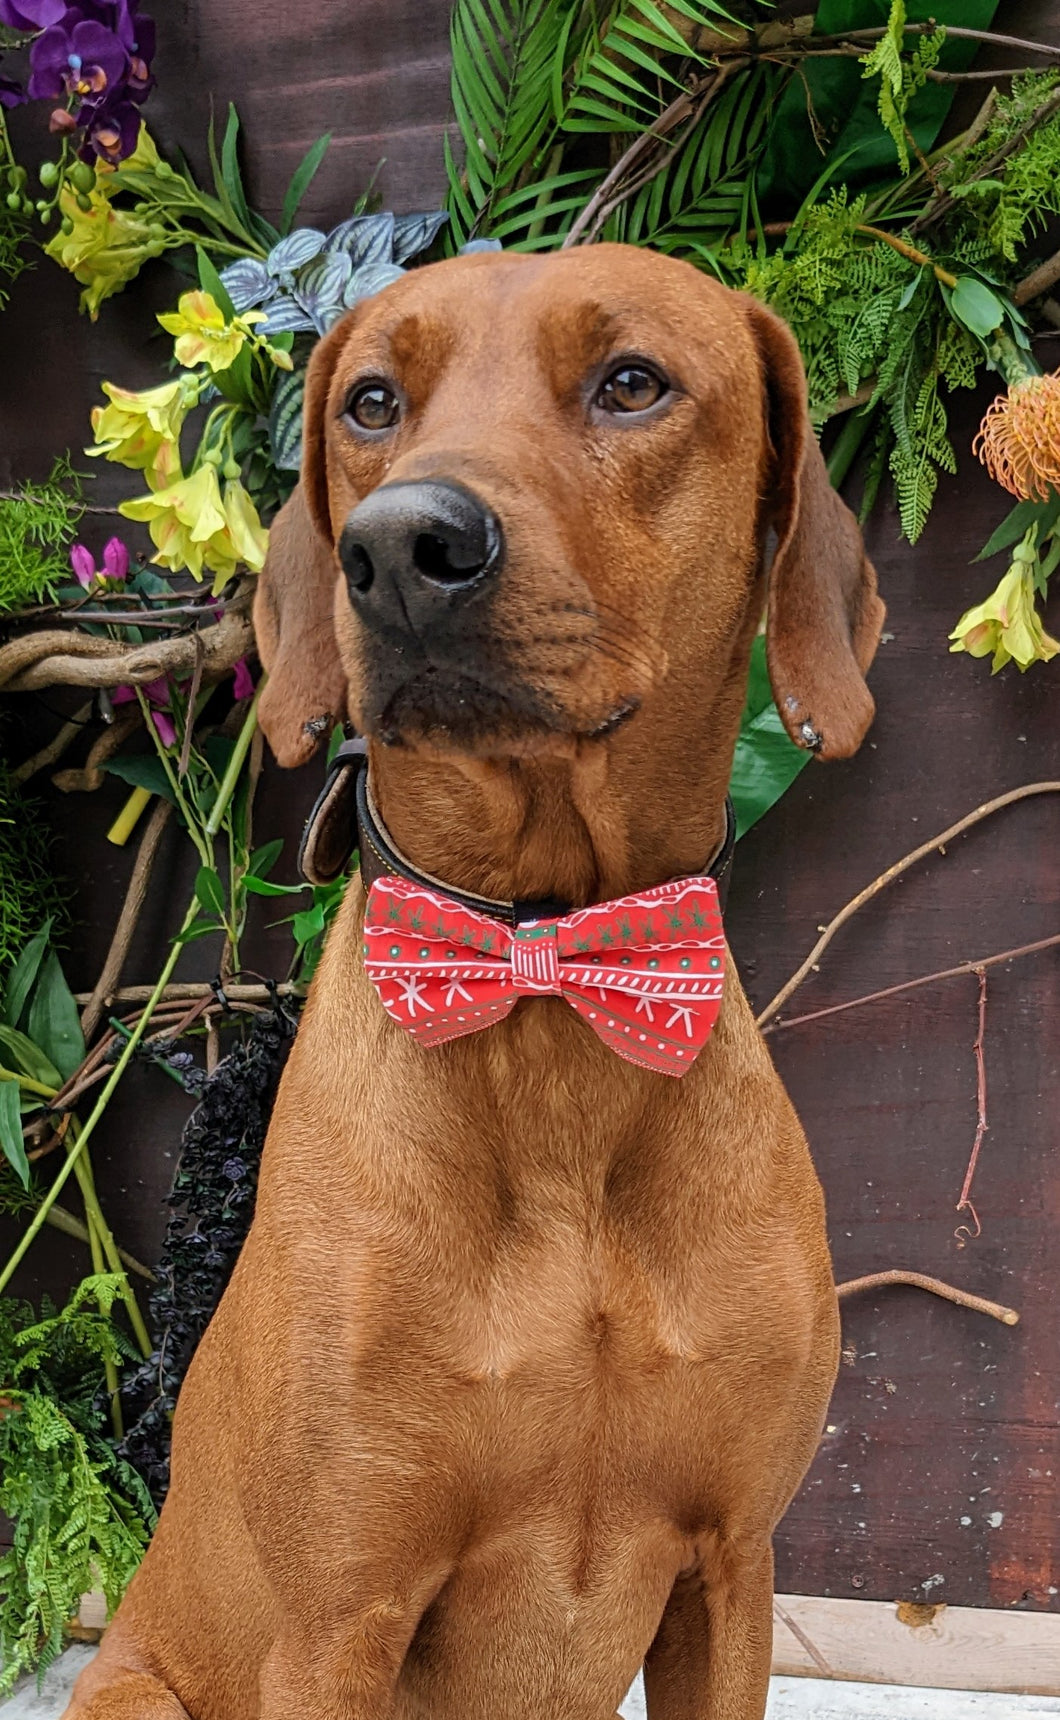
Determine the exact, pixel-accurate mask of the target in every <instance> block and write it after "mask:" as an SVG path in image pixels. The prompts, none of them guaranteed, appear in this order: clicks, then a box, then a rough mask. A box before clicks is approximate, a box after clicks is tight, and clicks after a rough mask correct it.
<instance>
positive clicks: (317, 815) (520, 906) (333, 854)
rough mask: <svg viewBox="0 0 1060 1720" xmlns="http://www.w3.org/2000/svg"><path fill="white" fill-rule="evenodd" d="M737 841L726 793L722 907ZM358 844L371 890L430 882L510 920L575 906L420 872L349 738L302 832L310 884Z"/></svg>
mask: <svg viewBox="0 0 1060 1720" xmlns="http://www.w3.org/2000/svg"><path fill="white" fill-rule="evenodd" d="M735 846H736V814H735V812H734V810H733V805H732V801H731V800H729V799H728V797H726V801H725V838H724V841H723V842H722V845H721V848H720V849H719V850H718V853H717V854H716V855H715V857H714V859H713V860H712V861H711V863H710V865H709V867H708V868H707V872H706V876H707V877H708V878H713V879H714V882H715V883H716V884H717V886H718V898H719V900H720V902H721V905H722V908H724V907H725V899H726V896H727V895H728V888H729V875H730V873H731V871H732V857H733V850H734V848H735ZM355 848H356V849H358V850H359V853H360V865H361V879H362V881H363V883H364V887H365V889H366V890H367V889H369V888H370V887H371V885H372V884H373V883H374V882H375V880H376V878H381V877H384V876H389V877H397V878H407V879H408V880H409V881H410V883H413V884H426V885H427V886H428V888H430V889H432V890H441V891H443V892H444V894H445V895H447V896H451V897H452V898H453V900H454V901H457V902H460V903H462V905H463V906H464V907H466V908H471V909H473V910H474V912H475V913H478V914H488V915H490V916H491V917H492V918H493V919H495V920H504V921H506V922H507V924H509V925H518V924H519V923H520V922H521V921H523V920H548V919H555V918H558V917H559V916H560V915H562V914H566V913H569V911H570V909H571V906H572V904H571V903H570V902H563V901H559V900H557V899H555V898H553V897H543V898H541V899H540V900H538V901H526V902H499V901H494V900H493V898H492V897H490V896H476V895H474V894H472V893H470V892H469V891H467V890H455V889H454V888H453V886H452V885H451V884H447V883H446V882H445V881H444V879H441V878H433V877H432V876H431V874H430V873H429V872H420V871H419V870H418V869H417V868H416V867H415V866H413V865H412V863H411V861H409V860H406V858H405V856H404V855H403V854H402V853H401V851H400V849H398V848H396V847H395V846H394V843H393V842H392V841H391V838H390V836H389V833H388V832H387V828H386V826H385V824H384V823H383V821H382V819H381V818H380V816H379V812H378V809H377V807H376V805H375V802H374V801H373V799H372V791H371V787H370V785H369V782H368V759H367V756H366V749H365V743H364V741H363V740H353V741H344V742H343V744H342V745H341V746H340V747H339V749H338V751H337V752H336V753H335V756H334V758H333V759H332V761H331V764H330V766H329V769H328V775H327V780H326V782H325V783H324V787H323V789H322V790H321V793H320V795H319V796H318V798H317V801H316V804H315V805H314V807H313V810H312V812H311V813H310V814H309V818H308V821H307V823H306V827H305V831H304V833H303V836H302V844H301V847H300V848H299V851H298V866H299V870H300V871H301V873H302V876H303V878H305V879H306V880H307V881H308V882H309V883H310V884H330V883H332V882H333V881H334V879H336V878H338V877H339V876H340V875H341V874H342V873H343V872H344V871H345V870H346V867H347V865H348V864H349V860H350V856H351V854H352V853H353V851H354V849H355ZM662 881H663V880H660V882H662Z"/></svg>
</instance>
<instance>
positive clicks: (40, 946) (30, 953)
mask: <svg viewBox="0 0 1060 1720" xmlns="http://www.w3.org/2000/svg"><path fill="white" fill-rule="evenodd" d="M51 929H52V917H51V915H49V916H48V918H47V919H46V920H45V922H44V924H43V926H42V927H41V929H40V931H39V932H36V933H34V935H33V937H32V938H30V940H29V943H28V944H26V946H25V948H24V949H23V950H22V951H21V953H20V955H19V957H18V960H17V961H16V962H15V965H14V967H13V968H12V969H11V972H10V974H9V975H8V979H7V985H6V986H5V988H4V1007H3V1016H4V1020H5V1021H6V1022H7V1024H8V1026H9V1027H17V1026H18V1024H19V1019H20V1017H21V1015H22V1011H23V1010H24V1009H25V1007H26V999H27V998H28V997H29V994H30V992H31V990H32V989H33V981H34V980H35V979H36V977H37V971H38V969H39V967H40V964H41V962H42V960H43V959H44V952H45V950H46V949H47V947H48V939H49V937H50V936H51Z"/></svg>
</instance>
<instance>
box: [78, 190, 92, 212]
mask: <svg viewBox="0 0 1060 1720" xmlns="http://www.w3.org/2000/svg"><path fill="white" fill-rule="evenodd" d="M77 207H78V208H79V209H80V211H81V213H82V215H87V214H88V211H89V210H90V209H91V207H92V199H91V197H86V196H85V194H84V192H83V191H79V192H78V193H77Z"/></svg>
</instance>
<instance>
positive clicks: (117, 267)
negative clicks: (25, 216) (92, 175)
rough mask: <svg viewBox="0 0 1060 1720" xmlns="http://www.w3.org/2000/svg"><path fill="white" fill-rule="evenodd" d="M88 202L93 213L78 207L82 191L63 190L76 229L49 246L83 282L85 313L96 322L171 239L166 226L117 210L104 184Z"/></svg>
mask: <svg viewBox="0 0 1060 1720" xmlns="http://www.w3.org/2000/svg"><path fill="white" fill-rule="evenodd" d="M88 201H89V207H88V208H87V209H80V208H78V204H77V193H76V192H75V191H74V190H73V189H72V188H71V187H70V185H69V184H66V185H64V186H63V189H62V191H61V193H60V196H59V208H60V211H61V214H62V215H63V217H64V218H65V219H66V220H68V221H69V222H70V223H71V224H72V225H71V229H70V231H69V232H68V233H64V232H63V231H62V230H61V229H60V230H59V231H58V232H57V233H56V234H55V237H54V238H53V239H51V240H50V241H49V243H48V244H47V245H46V246H45V247H44V248H45V250H46V251H47V253H48V256H49V257H52V258H54V260H55V261H56V262H57V263H59V264H61V266H62V267H63V268H64V269H67V270H68V271H69V273H70V274H71V275H73V277H74V279H75V280H78V281H80V282H81V285H82V286H83V287H84V288H85V291H84V292H83V293H82V294H81V309H82V310H84V311H87V312H88V313H89V315H90V316H91V318H92V320H93V322H95V320H96V318H97V317H98V315H99V307H100V305H101V304H102V303H103V300H104V299H108V298H110V296H111V294H112V293H117V292H120V291H121V289H122V287H124V286H125V284H126V282H127V281H131V280H132V278H133V276H134V275H136V274H138V273H139V271H140V269H141V268H142V267H143V265H144V263H145V262H146V261H147V259H148V258H149V257H157V256H158V255H159V254H160V253H161V252H162V251H164V250H165V238H164V235H163V234H162V230H161V228H157V227H152V226H150V225H149V224H148V223H147V222H145V221H141V220H140V219H139V217H138V216H136V215H131V214H129V213H128V211H127V210H124V209H115V208H114V207H113V205H112V204H111V203H110V201H109V199H108V197H107V196H106V192H105V190H104V189H103V186H102V184H101V183H99V182H98V181H97V185H96V189H95V190H93V191H90V192H89V193H88Z"/></svg>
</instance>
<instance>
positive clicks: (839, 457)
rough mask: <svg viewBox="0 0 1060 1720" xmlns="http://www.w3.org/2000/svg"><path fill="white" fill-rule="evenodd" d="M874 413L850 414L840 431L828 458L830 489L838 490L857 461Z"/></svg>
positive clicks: (870, 427)
mask: <svg viewBox="0 0 1060 1720" xmlns="http://www.w3.org/2000/svg"><path fill="white" fill-rule="evenodd" d="M875 416H876V414H875V413H874V412H852V413H851V415H850V417H849V418H848V419H847V421H846V423H845V424H844V425H843V428H842V430H840V432H839V435H838V436H837V437H836V439H835V442H834V443H833V445H832V452H831V453H830V454H829V456H828V460H827V466H828V477H829V481H830V483H831V485H832V488H833V489H835V490H838V489H839V487H840V485H841V484H842V482H843V480H844V478H845V477H846V475H847V473H848V472H849V471H850V468H851V466H852V465H853V464H854V461H855V460H856V459H857V456H858V452H859V450H860V448H861V444H862V443H863V442H864V440H865V437H866V436H867V435H868V433H869V431H870V430H871V429H872V421H873V419H874V418H875Z"/></svg>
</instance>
